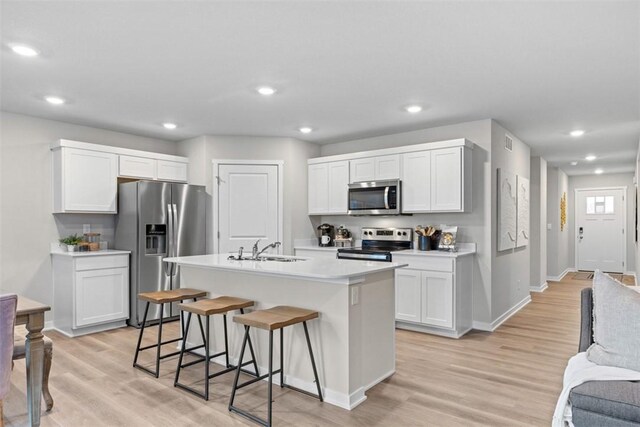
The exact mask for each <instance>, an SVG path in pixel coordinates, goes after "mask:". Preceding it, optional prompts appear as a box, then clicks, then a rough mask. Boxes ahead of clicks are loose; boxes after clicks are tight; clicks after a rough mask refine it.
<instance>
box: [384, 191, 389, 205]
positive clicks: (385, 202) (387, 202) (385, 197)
mask: <svg viewBox="0 0 640 427" xmlns="http://www.w3.org/2000/svg"><path fill="white" fill-rule="evenodd" d="M384 208H385V209H389V187H388V186H387V187H384Z"/></svg>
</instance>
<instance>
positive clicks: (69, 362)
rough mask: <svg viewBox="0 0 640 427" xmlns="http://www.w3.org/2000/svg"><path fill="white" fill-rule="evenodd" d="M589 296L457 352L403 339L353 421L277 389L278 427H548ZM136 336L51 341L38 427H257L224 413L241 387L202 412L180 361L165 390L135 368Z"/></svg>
mask: <svg viewBox="0 0 640 427" xmlns="http://www.w3.org/2000/svg"><path fill="white" fill-rule="evenodd" d="M568 276H571V274H569V275H568ZM586 286H589V282H588V281H578V280H571V279H570V278H567V279H565V280H564V281H563V282H551V283H550V286H549V289H547V291H545V292H544V293H541V294H540V293H534V294H532V299H533V301H532V302H531V303H530V304H529V305H527V306H526V307H524V308H523V309H522V310H521V311H520V312H518V313H517V314H516V315H515V316H513V317H512V318H511V319H509V320H508V321H507V322H506V323H504V324H503V325H502V326H501V327H500V328H499V329H498V330H496V331H495V332H494V333H491V334H490V333H485V332H476V331H474V332H471V333H469V334H467V335H466V336H464V337H463V338H462V339H459V340H453V339H448V338H441V337H436V336H433V335H425V334H420V333H415V332H408V331H400V330H399V331H398V332H397V372H396V374H395V375H393V376H392V377H391V378H389V379H388V380H386V381H385V382H383V383H382V384H379V385H377V386H376V387H374V388H373V389H371V390H370V391H369V392H368V399H367V400H366V401H365V402H364V403H363V404H362V405H360V406H359V407H358V408H356V409H355V410H353V411H351V412H349V411H345V410H342V409H339V408H337V407H334V406H332V405H328V404H322V403H320V402H319V401H317V400H314V399H312V398H310V397H308V396H304V395H301V394H299V393H296V392H295V391H291V390H286V389H284V390H281V389H280V388H279V387H274V398H275V403H274V406H273V408H274V423H275V424H276V425H280V426H292V425H295V426H306V425H323V426H324V425H328V426H347V425H348V426H374V425H375V426H400V425H403V426H423V425H424V426H469V425H490V426H500V425H504V426H518V425H523V426H524V425H526V426H548V425H549V424H550V419H551V416H552V413H553V408H554V406H555V401H556V398H557V396H558V394H559V392H560V389H561V384H562V373H563V370H564V367H565V364H566V362H567V360H568V358H569V357H571V355H573V354H574V353H576V351H577V345H578V334H579V318H580V313H579V299H580V297H579V293H580V289H582V288H583V287H586ZM173 325H174V331H175V325H176V324H175V323H174V324H173ZM137 334H138V331H137V330H136V329H133V328H124V329H119V330H115V331H109V332H104V333H98V334H93V335H89V336H84V337H80V338H74V339H70V338H66V337H64V336H63V335H61V334H59V333H56V332H47V333H46V335H47V336H49V337H50V338H51V339H52V340H53V342H54V356H53V368H52V371H51V377H50V387H51V393H52V394H53V397H54V399H55V406H54V408H53V410H52V412H50V413H43V417H42V424H41V425H42V426H44V427H47V426H70V427H71V426H72V427H77V426H92V427H93V426H136V427H138V426H140V427H141V426H195V425H210V426H213V425H215V426H226V425H254V424H252V423H250V422H248V421H246V420H245V419H243V418H242V417H240V416H238V415H232V414H230V413H229V412H228V411H227V404H228V401H229V393H230V384H231V381H232V380H233V377H232V375H224V376H222V377H218V378H216V379H214V380H213V382H212V386H211V389H210V393H211V398H210V400H209V402H205V401H203V400H202V399H200V398H197V397H195V396H192V395H190V394H188V393H186V392H184V391H182V390H179V389H177V388H174V387H173V376H174V369H175V364H176V363H177V362H176V359H175V358H170V359H165V361H164V362H163V363H162V364H161V376H160V378H159V379H155V378H153V377H151V376H149V375H148V374H145V373H144V372H141V371H139V370H137V369H134V368H132V367H131V362H132V357H133V353H134V349H135V344H136V338H137ZM149 338H150V339H149V342H151V334H150V335H149ZM145 360H150V358H147V359H142V361H143V362H144V361H145ZM200 367H201V365H199V366H198V365H196V367H192V368H189V369H188V370H187V371H185V374H184V375H183V376H181V380H182V379H183V378H184V380H186V381H192V382H193V383H197V384H202V382H196V379H197V378H200V377H201V376H202V370H201V369H200ZM24 369H25V368H24V363H20V362H17V363H16V367H15V369H14V372H13V375H12V388H11V392H10V394H9V397H8V399H7V400H6V401H5V404H4V412H5V413H4V415H5V417H6V418H5V423H6V425H7V426H8V427H9V426H11V427H14V426H25V425H27V424H28V420H27V410H26V397H25V396H26V395H25V389H26V385H25V380H24V378H25V372H24ZM265 400H266V387H265V384H264V383H261V384H256V385H254V386H252V387H247V388H245V389H243V390H241V391H239V392H238V397H237V403H238V404H239V405H242V407H245V408H249V409H251V410H254V411H257V413H258V414H259V415H262V416H264V415H265V412H266V404H265Z"/></svg>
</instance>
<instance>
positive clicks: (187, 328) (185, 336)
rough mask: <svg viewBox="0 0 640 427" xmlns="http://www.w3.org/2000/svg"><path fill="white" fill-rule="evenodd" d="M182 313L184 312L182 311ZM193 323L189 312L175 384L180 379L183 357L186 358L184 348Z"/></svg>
mask: <svg viewBox="0 0 640 427" xmlns="http://www.w3.org/2000/svg"><path fill="white" fill-rule="evenodd" d="M181 314H182V313H181ZM190 324H191V313H189V314H187V325H186V327H185V330H184V337H183V339H182V346H181V347H180V357H179V358H178V367H177V368H176V378H175V380H174V381H173V386H174V387H175V386H176V384H178V380H179V379H180V368H181V367H182V359H183V358H184V349H185V348H186V346H187V333H188V332H189V325H190Z"/></svg>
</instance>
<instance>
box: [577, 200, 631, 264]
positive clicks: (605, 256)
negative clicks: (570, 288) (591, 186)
mask: <svg viewBox="0 0 640 427" xmlns="http://www.w3.org/2000/svg"><path fill="white" fill-rule="evenodd" d="M624 195H625V190H624V189H622V188H620V189H599V190H576V259H577V268H578V270H589V271H593V270H602V271H607V272H617V273H622V272H624V270H625V268H624V257H625V244H626V239H625V237H626V234H625V233H626V230H625V222H624V220H625V209H626V205H625V200H624Z"/></svg>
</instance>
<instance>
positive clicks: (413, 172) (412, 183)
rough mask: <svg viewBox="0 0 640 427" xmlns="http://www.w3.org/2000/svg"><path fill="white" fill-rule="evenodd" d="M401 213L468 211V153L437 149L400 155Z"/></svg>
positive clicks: (469, 168) (454, 149)
mask: <svg viewBox="0 0 640 427" xmlns="http://www.w3.org/2000/svg"><path fill="white" fill-rule="evenodd" d="M402 157H403V158H402V212H403V213H428V212H468V211H470V210H471V184H472V183H471V153H470V150H469V149H468V148H466V147H454V148H440V149H435V150H425V151H417V152H412V153H405V154H403V156H402Z"/></svg>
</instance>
